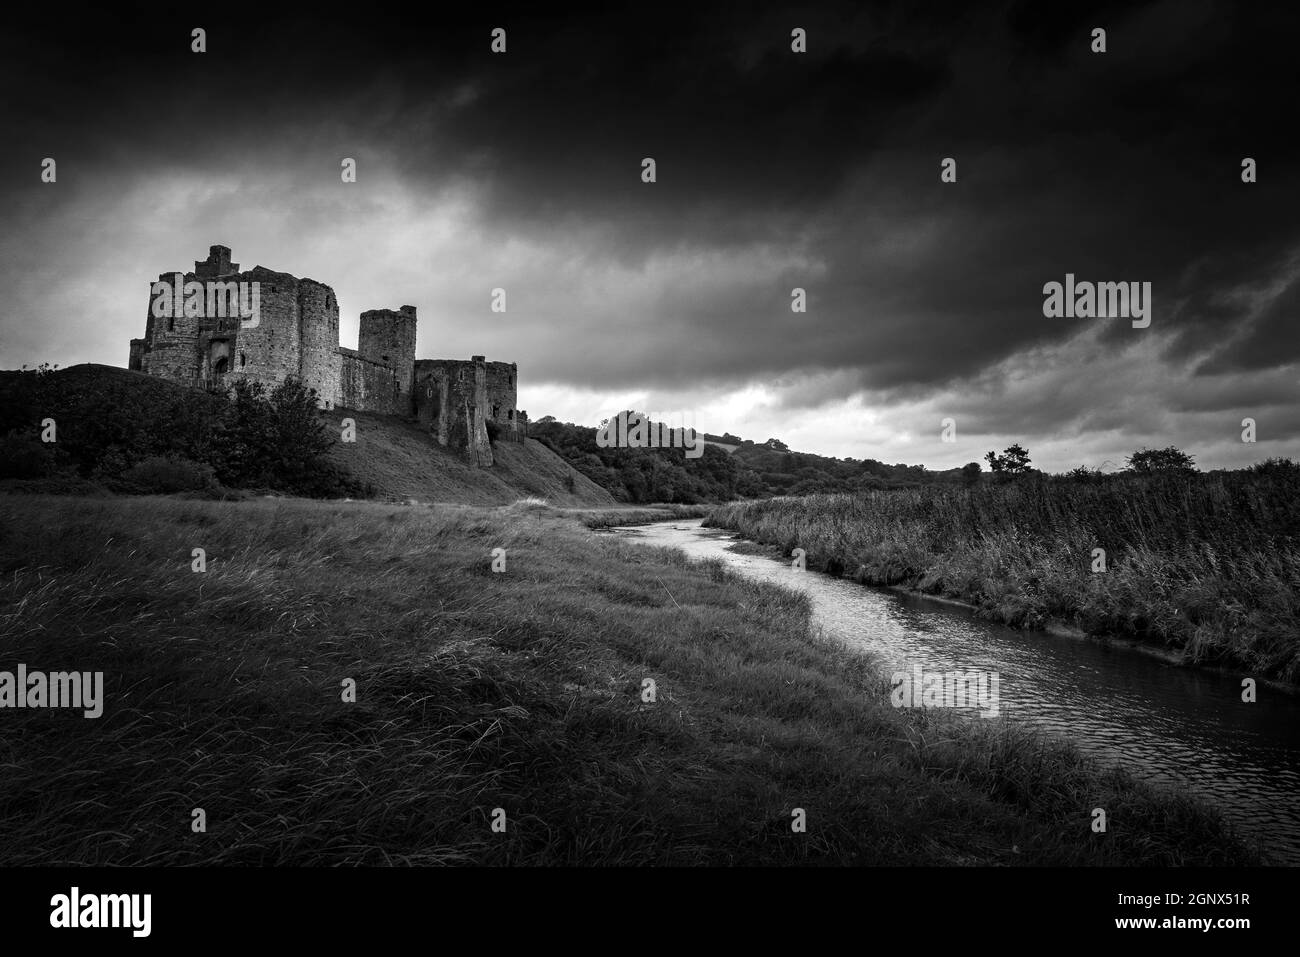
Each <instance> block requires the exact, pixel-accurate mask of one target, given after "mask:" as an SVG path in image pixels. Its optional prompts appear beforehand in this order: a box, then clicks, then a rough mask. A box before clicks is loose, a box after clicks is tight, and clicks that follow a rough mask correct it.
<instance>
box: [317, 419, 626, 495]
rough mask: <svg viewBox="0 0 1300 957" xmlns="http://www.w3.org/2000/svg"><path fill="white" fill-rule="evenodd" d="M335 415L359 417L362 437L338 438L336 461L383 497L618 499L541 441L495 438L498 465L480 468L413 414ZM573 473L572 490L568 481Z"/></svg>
mask: <svg viewBox="0 0 1300 957" xmlns="http://www.w3.org/2000/svg"><path fill="white" fill-rule="evenodd" d="M329 414H330V416H331V417H336V418H337V420H341V419H343V418H345V417H346V418H353V419H355V420H356V423H357V440H356V442H350V443H342V442H341V443H338V444H337V445H335V446H334V448H333V449H331V450H330V452H329V456H328V457H329V460H330V461H331V462H333V463H334V464H335V465H338V466H341V467H343V468H346V469H347V470H348V471H349V472H351V473H352V475H354V476H355V477H356V478H357V479H359V480H360V481H362V482H366V483H369V484H370V485H373V486H374V488H375V494H376V495H377V496H378V497H379V498H385V499H397V500H405V499H412V498H413V499H418V500H420V501H422V502H458V503H461V504H464V505H504V504H509V503H510V502H513V501H515V500H516V499H519V498H523V497H525V496H529V495H536V496H540V497H542V498H545V499H546V500H547V501H549V502H550V503H551V504H553V505H561V506H569V507H572V506H583V505H613V504H615V502H614V499H613V497H612V496H611V495H610V494H609V493H608V492H606V491H605V490H604V489H603V488H601V487H600V486H599V485H597V484H596V483H595V482H593V481H591V480H590V479H589V478H587V477H586V476H585V475H583V474H582V473H581V472H578V471H577V470H575V469H573V468H572V467H571V466H569V464H568V463H567V462H565V461H564V460H563V459H562V458H560V457H559V456H558V455H556V454H555V453H554V452H552V451H551V450H550V449H548V448H547V447H546V446H544V445H542V444H541V443H540V442H537V441H535V440H534V439H528V440H526V441H525V443H524V444H523V445H518V444H515V443H513V442H496V443H494V444H493V446H492V455H493V457H494V458H495V459H496V464H494V465H493V466H492V467H491V468H483V469H480V468H475V467H473V466H472V465H470V464H469V463H468V462H466V461H465V459H464V458H462V457H461V456H460V455H459V454H458V453H456V452H455V451H453V450H451V449H444V448H443V447H442V446H440V445H438V443H437V442H435V441H433V439H431V438H430V437H429V436H428V434H427V433H426V432H425V431H424V430H423V429H422V428H420V426H419V425H417V424H416V423H414V422H411V421H408V420H406V419H401V418H396V417H394V416H386V415H376V414H373V413H369V412H355V411H352V410H349V409H334V410H333V411H332V412H330V413H329ZM570 476H572V482H573V490H572V491H569V488H568V486H567V484H566V481H567V480H568V478H569V477H570Z"/></svg>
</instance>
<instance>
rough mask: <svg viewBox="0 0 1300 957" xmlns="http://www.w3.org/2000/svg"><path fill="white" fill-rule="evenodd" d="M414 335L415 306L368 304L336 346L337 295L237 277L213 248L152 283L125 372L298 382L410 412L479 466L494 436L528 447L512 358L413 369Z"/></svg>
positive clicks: (260, 276) (348, 399) (349, 405)
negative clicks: (351, 337)
mask: <svg viewBox="0 0 1300 957" xmlns="http://www.w3.org/2000/svg"><path fill="white" fill-rule="evenodd" d="M240 307H243V313H242V314H241V312H240ZM249 317H251V318H249ZM415 334H416V315H415V307H414V306H402V307H401V308H400V309H396V310H393V309H371V310H368V311H366V312H363V313H362V314H361V328H360V333H359V335H358V337H357V348H356V349H346V348H343V347H342V346H340V345H339V304H338V298H337V297H336V296H335V295H334V290H333V289H331V288H330V287H329V286H327V285H325V284H324V283H320V282H316V281H315V280H314V279H298V278H297V277H295V276H291V275H289V274H288V273H282V272H275V271H274V270H271V269H267V268H265V267H264V266H255V267H254V268H252V269H249V270H245V271H241V270H240V268H239V264H238V263H235V262H231V260H230V249H229V248H228V247H226V246H213V247H211V249H210V250H209V252H208V258H207V259H206V260H204V261H202V262H195V263H194V269H193V271H191V272H188V273H162V274H160V275H159V277H158V283H155V284H151V286H150V297H149V309H148V311H147V314H146V318H145V334H144V338H143V339H132V340H131V354H130V360H129V363H128V366H129V368H131V369H135V370H138V371H140V372H147V373H149V374H151V375H157V376H162V377H164V378H167V379H171V380H173V381H176V382H181V383H184V384H187V385H194V386H201V387H205V388H210V389H219V390H225V389H227V388H229V386H230V385H231V384H233V382H235V381H236V380H238V379H244V380H248V381H253V382H261V383H263V384H264V385H265V386H267V388H268V389H271V388H274V387H275V386H277V385H279V384H281V383H283V382H284V381H285V380H286V379H288V378H291V377H294V378H298V379H300V380H302V382H303V383H304V384H305V385H307V386H308V387H309V388H312V389H314V390H315V391H316V395H317V398H318V401H319V403H320V404H321V406H322V407H324V408H327V409H333V408H341V409H351V410H355V411H360V412H380V413H384V414H388V415H402V416H412V417H416V418H417V419H418V421H420V422H421V423H422V424H423V425H425V426H426V427H427V428H428V429H429V432H430V434H431V435H432V436H433V438H435V439H436V440H437V441H438V442H439V443H440V444H442V445H444V446H449V447H451V448H456V449H460V450H463V451H464V453H465V455H466V457H467V458H469V460H470V461H471V462H473V463H474V464H476V465H484V466H486V465H491V464H492V447H491V443H490V441H489V432H491V433H493V436H494V437H496V438H499V439H504V440H506V441H515V442H522V441H523V440H524V437H525V436H526V435H527V416H526V415H525V414H524V413H522V412H520V411H519V410H518V409H517V407H516V404H517V372H516V367H515V365H514V363H509V364H507V363H504V362H485V361H484V358H483V357H482V356H475V357H474V358H472V359H471V360H470V361H468V362H463V361H456V360H447V359H421V360H419V361H418V362H417V361H416V358H415ZM489 426H491V428H490V427H489Z"/></svg>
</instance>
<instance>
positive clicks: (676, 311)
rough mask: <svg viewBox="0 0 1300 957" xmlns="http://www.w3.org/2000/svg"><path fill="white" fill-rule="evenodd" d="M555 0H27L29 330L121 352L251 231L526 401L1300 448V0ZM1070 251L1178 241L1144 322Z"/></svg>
mask: <svg viewBox="0 0 1300 957" xmlns="http://www.w3.org/2000/svg"><path fill="white" fill-rule="evenodd" d="M540 6H541V5H540V4H530V5H528V6H526V7H524V8H523V12H509V11H508V10H506V8H504V7H496V8H494V9H493V10H492V11H491V12H489V13H485V14H482V15H479V16H477V18H475V19H465V20H461V21H459V22H456V21H453V20H449V19H443V20H440V21H437V22H432V23H428V24H421V23H417V22H414V21H410V20H405V19H403V18H402V17H401V16H399V15H391V16H389V15H385V14H384V13H382V12H380V9H381V8H380V7H379V6H378V5H376V4H365V5H360V6H357V7H356V9H355V12H354V13H352V14H351V15H349V16H348V17H347V18H342V14H330V13H328V12H325V8H321V12H320V13H319V14H318V16H319V17H320V18H321V19H316V16H315V15H314V16H305V17H302V18H294V17H290V16H282V17H277V16H276V15H274V14H272V13H270V12H263V9H264V8H263V7H259V8H258V11H259V12H258V14H257V15H256V16H254V15H253V14H252V13H248V12H247V11H245V13H241V14H240V15H238V16H221V17H220V18H218V17H216V16H213V15H208V14H206V13H202V12H199V11H200V10H201V9H202V8H194V9H193V10H186V9H182V8H179V7H177V6H176V5H175V4H172V5H169V6H163V7H159V8H158V9H157V10H156V11H151V10H148V9H145V8H132V7H129V6H128V7H120V6H118V5H114V6H113V8H112V10H111V11H110V12H108V13H104V12H100V13H95V14H85V15H82V14H78V15H77V16H75V17H73V16H70V15H68V14H67V13H64V12H60V9H61V8H55V7H47V8H46V10H47V12H45V13H44V14H40V13H27V14H23V16H26V17H28V18H30V19H29V21H28V22H26V23H15V24H13V26H12V27H11V28H10V29H9V30H8V32H7V33H6V34H5V35H4V36H3V37H0V74H3V76H2V77H0V79H2V80H3V84H4V86H3V89H4V90H5V94H4V97H5V99H4V100H3V102H2V103H0V111H2V112H0V133H3V142H4V144H5V147H4V150H3V153H2V154H0V171H2V172H3V178H2V179H0V209H2V210H3V217H2V218H0V292H3V310H2V311H0V367H4V368H16V367H18V366H20V365H21V364H22V363H24V362H26V363H36V362H41V361H49V362H57V363H59V364H60V365H71V364H75V363H79V362H100V363H106V364H111V365H118V366H125V365H126V360H127V351H128V340H129V339H131V338H132V337H138V336H142V335H143V334H144V320H145V314H146V310H147V307H148V303H149V294H148V286H149V282H150V281H151V280H153V279H155V278H156V277H157V274H158V273H160V272H164V271H169V270H173V269H182V270H184V269H189V268H192V264H193V261H194V260H195V259H202V258H204V257H205V256H206V254H207V249H208V247H209V246H210V245H212V244H216V243H220V244H224V245H227V246H230V247H231V248H232V250H233V258H234V259H235V260H236V261H237V262H239V263H241V264H242V266H243V268H246V269H247V268H251V267H252V266H254V265H258V264H261V265H264V266H267V267H269V268H272V269H276V270H281V271H284V272H290V273H293V274H295V275H297V276H301V277H310V278H312V279H316V280H319V281H321V282H325V283H328V284H329V285H331V286H332V287H333V288H334V290H335V291H336V293H337V295H338V299H339V303H340V308H341V311H342V316H343V344H344V345H348V346H355V344H356V331H357V317H358V316H359V314H360V313H361V312H362V311H363V310H365V309H371V308H384V307H386V308H396V307H397V306H399V305H402V304H407V303H409V304H413V305H415V306H416V307H417V308H418V309H419V316H420V324H419V341H418V347H417V354H418V355H419V356H420V357H428V358H435V357H442V358H468V357H469V356H470V355H472V354H485V355H487V357H488V358H489V359H493V360H503V361H513V362H517V363H518V364H519V383H520V396H519V398H520V406H521V407H523V408H525V409H527V410H528V412H529V413H530V415H531V416H532V417H533V418H538V417H540V416H542V415H545V414H550V415H554V416H556V417H557V418H559V419H562V420H568V421H576V422H580V423H583V424H588V425H594V424H596V422H597V421H598V420H599V419H600V418H603V417H605V416H607V415H609V414H611V413H612V412H614V411H617V410H618V409H620V408H624V407H628V406H631V407H634V408H638V409H645V410H649V411H655V412H670V411H672V412H681V411H690V412H692V413H693V414H694V417H695V423H696V425H697V427H699V428H700V429H702V430H706V431H711V432H722V431H730V432H732V433H735V434H739V435H741V436H744V437H746V438H752V439H754V440H756V441H762V440H764V439H766V438H768V437H769V436H776V437H779V438H781V439H782V440H784V441H785V442H786V443H788V444H789V445H790V446H791V447H792V448H796V449H800V450H806V451H812V452H819V453H822V454H826V455H835V456H853V457H855V458H865V457H870V458H877V459H882V460H884V461H887V462H909V463H921V464H925V465H929V466H931V467H935V468H948V467H953V466H959V465H961V464H963V463H965V462H968V461H973V460H979V459H981V458H982V456H983V454H984V452H985V451H987V450H989V449H991V448H997V449H1001V448H1003V447H1004V446H1005V445H1007V444H1009V443H1010V442H1013V441H1019V442H1021V443H1022V444H1024V445H1025V446H1027V447H1028V448H1029V450H1030V452H1031V455H1032V456H1033V460H1034V464H1035V465H1037V466H1039V467H1042V468H1046V469H1049V470H1053V471H1055V470H1061V469H1065V468H1068V467H1071V466H1074V465H1078V464H1088V465H1091V466H1105V467H1106V468H1107V469H1110V468H1112V467H1117V466H1119V465H1122V463H1123V459H1124V457H1125V455H1126V454H1127V453H1129V452H1131V451H1133V450H1134V449H1135V448H1138V447H1141V446H1148V447H1162V446H1165V445H1170V444H1173V445H1177V446H1179V447H1181V448H1184V449H1186V450H1188V451H1190V452H1192V453H1193V454H1195V455H1196V457H1197V461H1198V463H1199V464H1200V465H1201V466H1202V467H1207V468H1209V467H1221V466H1236V465H1241V464H1246V463H1249V462H1253V461H1258V460H1260V459H1263V458H1265V457H1268V456H1274V455H1289V456H1293V457H1295V456H1297V455H1300V404H1298V403H1297V401H1296V400H1297V394H1298V393H1297V387H1298V386H1300V335H1298V334H1297V331H1296V324H1297V319H1300V315H1298V313H1300V216H1298V215H1297V211H1300V176H1298V175H1297V169H1300V167H1298V166H1297V160H1300V148H1298V142H1300V138H1298V136H1297V129H1296V123H1297V120H1296V107H1295V96H1296V87H1297V81H1296V76H1297V73H1296V52H1295V51H1296V50H1297V48H1300V15H1297V14H1294V13H1292V14H1288V13H1285V12H1283V11H1282V10H1281V9H1269V8H1268V6H1265V5H1261V6H1260V8H1259V9H1254V10H1249V11H1246V10H1244V9H1242V8H1241V5H1238V4H1230V3H1222V4H1220V3H1209V2H1197V0H1177V2H1168V3H1154V4H1149V5H1146V6H1133V5H1129V4H1122V5H1119V4H1104V3H1098V4H1092V5H1088V4H1071V5H1069V8H1070V9H1069V10H1063V9H1061V8H1062V7H1064V6H1066V5H1064V4H1056V3H1034V4H1008V3H1003V4H994V5H988V6H984V7H980V8H978V9H972V10H970V11H968V12H967V13H965V14H962V15H960V16H940V15H937V14H936V15H922V14H918V13H916V12H915V10H914V8H915V7H917V6H919V5H917V4H915V3H911V2H905V3H898V4H892V5H877V4H870V5H866V4H860V3H846V4H842V5H834V4H819V5H817V6H815V7H814V6H790V7H787V8H784V9H781V8H776V7H769V8H768V9H766V10H765V11H764V12H762V13H756V12H753V11H751V10H750V9H748V8H749V6H750V5H748V4H739V3H737V4H730V5H717V6H713V7H710V6H709V5H707V4H704V3H696V4H691V5H690V6H689V7H685V8H683V11H684V12H675V11H673V8H672V7H671V6H670V5H662V4H657V3H654V4H648V3H644V2H642V3H636V4H628V5H626V7H625V8H622V9H621V10H619V12H616V13H611V12H608V11H609V9H610V8H611V5H609V4H602V5H593V7H592V9H591V11H590V12H580V11H577V8H575V7H573V6H572V5H570V6H569V7H568V8H567V9H568V10H569V11H570V12H569V13H567V14H564V15H563V16H560V15H555V16H552V17H550V18H548V17H545V16H541V15H539V14H537V13H536V12H529V11H530V10H532V11H536V9H537V8H538V7H540ZM430 9H433V8H430ZM331 16H337V17H339V19H330V17H331ZM439 16H442V14H441V13H439ZM196 26H201V27H205V28H206V30H207V47H208V52H206V53H203V54H196V53H192V52H190V44H191V39H190V31H191V29H192V28H194V27H196ZM498 26H500V27H503V28H505V30H506V31H507V34H506V37H507V52H506V53H505V54H493V53H492V52H491V51H490V42H491V37H490V32H491V30H492V28H493V27H498ZM795 27H801V28H803V29H804V30H806V31H807V53H806V54H797V53H794V52H792V50H791V30H792V29H794V28H795ZM1094 27H1103V28H1105V29H1106V31H1107V36H1106V44H1107V52H1106V53H1104V54H1095V53H1093V52H1091V50H1090V46H1091V44H1092V37H1091V31H1092V29H1093V28H1094ZM45 157H53V158H54V159H55V160H56V161H57V164H58V165H57V182H55V183H53V184H46V183H42V182H40V172H41V161H42V159H43V158H45ZM344 157H352V158H355V160H356V162H357V182H356V183H347V184H345V183H343V182H341V177H340V161H341V160H342V159H343V158H344ZM645 157H653V158H654V159H655V161H656V164H657V182H655V183H653V184H647V183H643V182H642V179H641V172H642V159H643V158H645ZM945 157H952V158H954V159H955V160H956V164H957V165H956V173H957V181H956V182H955V183H943V182H941V180H940V163H941V161H942V160H943V159H944V158H945ZM1244 157H1252V158H1254V159H1255V160H1256V161H1257V163H1258V182H1256V183H1253V184H1245V183H1243V182H1242V179H1241V162H1242V159H1243V158H1244ZM1066 273H1073V274H1074V275H1075V276H1076V277H1077V279H1079V280H1090V281H1097V282H1102V281H1137V282H1150V283H1151V286H1152V297H1153V310H1152V316H1151V323H1150V326H1149V327H1147V328H1145V329H1138V328H1133V327H1132V324H1131V323H1130V322H1129V321H1128V320H1125V319H1084V318H1046V317H1045V316H1044V314H1043V300H1044V294H1043V286H1044V284H1045V283H1048V282H1052V281H1058V282H1061V281H1064V279H1065V275H1066ZM495 287H501V288H504V289H505V290H506V302H507V311H506V313H505V314H497V313H493V312H492V311H491V310H490V302H491V291H492V289H493V288H495ZM794 287H802V288H804V289H806V290H807V312H806V313H795V312H792V310H791V290H792V289H793V288H794ZM1248 416H1249V417H1251V418H1254V419H1255V420H1256V421H1257V423H1258V426H1257V428H1258V439H1259V441H1258V443H1256V444H1245V443H1243V442H1242V441H1241V431H1242V426H1241V420H1242V419H1243V418H1245V417H1248ZM948 417H951V418H952V419H954V420H955V423H956V439H957V441H956V442H953V443H945V442H942V441H940V433H941V428H942V425H941V422H942V420H943V419H944V418H948Z"/></svg>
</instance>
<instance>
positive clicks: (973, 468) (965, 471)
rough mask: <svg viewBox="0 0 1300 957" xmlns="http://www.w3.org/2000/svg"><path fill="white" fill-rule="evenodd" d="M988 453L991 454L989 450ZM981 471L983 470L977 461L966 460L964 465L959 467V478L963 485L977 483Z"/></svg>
mask: <svg viewBox="0 0 1300 957" xmlns="http://www.w3.org/2000/svg"><path fill="white" fill-rule="evenodd" d="M989 454H990V455H992V454H993V453H991V452H990V453H989ZM981 471H983V470H982V469H981V468H980V464H979V463H978V462H967V463H966V464H965V465H963V466H962V467H961V480H962V482H963V484H965V485H977V484H979V480H980V472H981Z"/></svg>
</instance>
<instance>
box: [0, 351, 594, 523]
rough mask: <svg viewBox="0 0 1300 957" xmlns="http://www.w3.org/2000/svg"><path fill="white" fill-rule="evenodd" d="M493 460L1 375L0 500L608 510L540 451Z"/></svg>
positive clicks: (91, 374)
mask: <svg viewBox="0 0 1300 957" xmlns="http://www.w3.org/2000/svg"><path fill="white" fill-rule="evenodd" d="M259 408H260V406H259ZM295 415H296V416H297V418H294V416H295ZM347 417H350V418H353V419H355V420H356V427H357V428H356V441H355V442H350V443H344V442H341V441H339V437H340V422H341V420H342V419H343V418H347ZM46 418H52V419H54V420H55V423H56V426H57V441H55V442H54V443H48V444H47V443H42V442H41V440H40V434H41V422H42V420H43V419H46ZM304 432H307V433H317V434H318V435H319V436H320V437H322V438H323V441H321V442H319V444H318V445H313V444H312V443H306V444H305V445H306V446H307V447H306V448H305V451H302V452H301V454H299V455H298V456H297V457H296V458H293V459H290V457H288V456H285V455H283V454H282V453H283V451H284V449H285V448H287V447H289V446H293V445H294V444H295V443H296V442H298V441H299V439H300V438H301V433H304ZM493 454H494V457H495V458H496V460H497V464H496V465H495V466H493V467H492V468H487V469H478V468H474V467H472V466H470V465H469V464H468V463H467V462H465V461H464V460H463V459H462V458H461V457H460V456H459V455H458V454H457V453H456V452H454V451H452V450H448V449H444V448H443V447H442V446H440V445H438V444H437V443H436V442H435V441H433V440H432V439H431V438H430V437H429V436H428V434H427V433H426V432H425V430H423V429H422V428H420V427H419V426H418V425H417V424H415V423H414V422H413V421H409V420H406V419H403V418H400V417H396V416H383V415H378V414H374V413H365V412H354V411H350V410H346V409H333V410H330V411H329V412H320V413H318V412H316V411H315V410H314V409H313V408H312V407H311V404H310V401H308V404H307V407H306V408H305V409H303V408H296V409H295V408H292V407H290V408H289V409H288V411H287V412H285V411H283V410H281V411H280V413H278V417H277V414H269V415H268V416H265V417H258V416H254V417H250V416H248V415H246V414H242V413H240V412H239V411H238V410H237V408H236V404H235V403H233V402H230V401H228V400H226V399H224V398H222V397H220V396H216V395H212V394H210V393H208V392H204V391H202V390H199V389H193V388H189V387H187V386H183V385H179V384H177V383H174V382H170V381H168V380H165V379H162V378H159V377H156V376H150V375H146V374H144V373H141V372H133V371H130V370H127V369H121V368H117V367H115V366H104V365H95V364H89V363H88V364H84V365H77V366H71V367H69V368H67V369H61V370H57V371H46V372H42V373H41V374H37V373H35V372H31V371H28V372H17V371H2V372H0V479H4V480H5V481H0V489H3V488H5V487H8V488H10V489H13V490H30V491H52V492H59V491H67V492H76V493H80V492H93V491H96V490H110V491H118V492H122V491H126V492H130V491H200V490H208V491H213V490H219V489H220V487H221V486H225V487H229V488H252V489H269V490H272V491H281V492H288V493H290V494H306V495H316V496H323V497H329V496H339V495H351V496H353V497H361V496H373V497H376V498H381V499H410V498H415V499H419V500H421V501H440V502H456V503H462V504H474V505H493V504H508V503H510V502H513V501H515V500H517V499H519V498H526V497H529V496H539V497H544V498H546V499H548V500H549V501H550V502H552V503H554V504H556V505H561V506H568V507H577V506H591V505H596V506H607V505H612V504H614V499H613V498H612V497H611V496H610V495H609V493H608V492H606V491H605V490H604V489H601V488H600V487H599V486H597V485H595V484H594V483H592V482H591V481H590V480H589V479H587V478H586V477H584V476H583V475H581V474H580V473H578V472H577V471H575V470H574V469H573V468H571V467H570V466H569V465H568V464H567V463H565V462H564V460H563V459H561V458H560V457H559V456H557V455H555V453H553V452H552V451H550V450H549V449H548V448H546V447H545V446H544V445H542V444H541V443H539V442H536V441H532V440H528V441H526V442H525V443H524V444H522V445H521V444H517V443H511V442H505V441H499V442H495V443H494V445H493ZM236 458H238V459H241V460H242V461H239V462H234V461H232V460H233V459H236ZM263 464H265V467H260V468H259V467H256V466H261V465H263ZM236 465H237V466H238V468H236V467H234V466H236ZM218 483H219V484H218Z"/></svg>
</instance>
